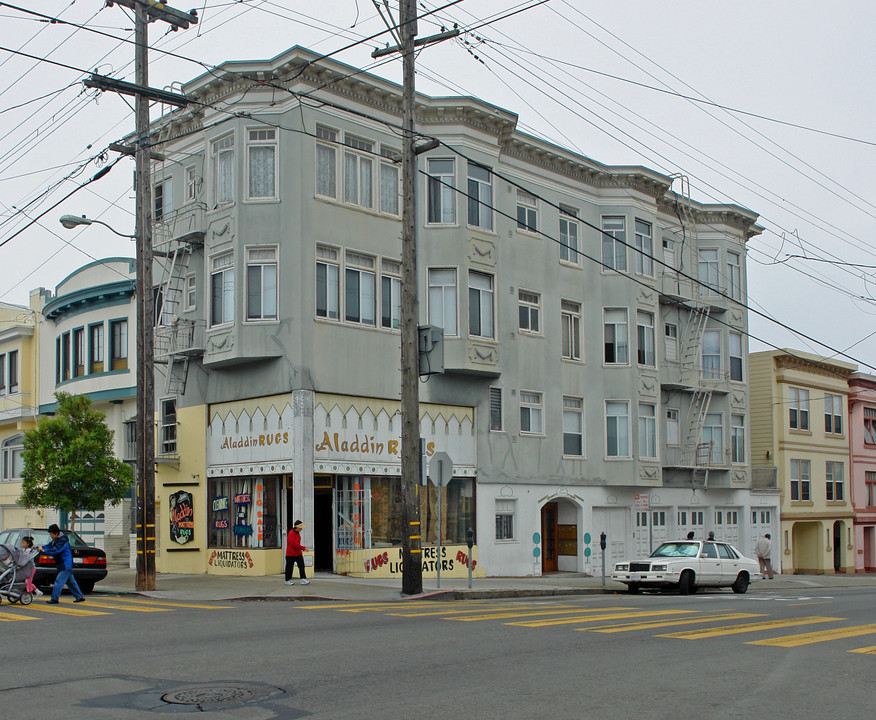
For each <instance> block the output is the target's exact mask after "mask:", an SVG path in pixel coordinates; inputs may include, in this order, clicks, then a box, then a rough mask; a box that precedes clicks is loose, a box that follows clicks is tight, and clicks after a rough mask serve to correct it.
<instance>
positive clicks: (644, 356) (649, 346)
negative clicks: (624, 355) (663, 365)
mask: <svg viewBox="0 0 876 720" xmlns="http://www.w3.org/2000/svg"><path fill="white" fill-rule="evenodd" d="M643 320H644V322H643ZM654 320H655V319H654V313H653V312H649V311H647V310H636V361H637V364H638V365H641V366H642V367H652V368H653V367H657V345H656V340H655V337H654ZM649 321H650V322H649ZM649 353H650V362H649Z"/></svg>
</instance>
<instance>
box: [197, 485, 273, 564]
mask: <svg viewBox="0 0 876 720" xmlns="http://www.w3.org/2000/svg"><path fill="white" fill-rule="evenodd" d="M207 488H208V493H207V531H206V533H207V547H210V548H228V549H231V548H233V549H235V550H240V549H242V548H279V547H282V542H281V534H280V532H279V529H280V507H281V504H280V478H279V477H265V476H258V475H257V476H255V477H249V476H243V477H223V478H211V479H210V480H209V482H208V485H207Z"/></svg>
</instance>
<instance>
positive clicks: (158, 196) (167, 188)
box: [152, 177, 173, 223]
mask: <svg viewBox="0 0 876 720" xmlns="http://www.w3.org/2000/svg"><path fill="white" fill-rule="evenodd" d="M172 212H173V178H172V177H164V178H162V179H161V180H157V181H155V182H154V183H153V184H152V221H153V222H156V223H160V222H164V221H165V220H166V219H167V216H168V215H169V214H170V213H172Z"/></svg>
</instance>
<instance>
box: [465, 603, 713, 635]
mask: <svg viewBox="0 0 876 720" xmlns="http://www.w3.org/2000/svg"><path fill="white" fill-rule="evenodd" d="M604 609H605V608H603V610H604ZM691 612H696V610H636V611H632V612H630V611H624V612H620V613H605V614H602V615H576V616H574V617H566V618H545V619H540V620H524V621H522V622H512V623H505V624H506V625H514V626H516V627H530V628H535V627H548V626H549V625H575V624H581V623H591V622H596V621H598V620H623V619H626V618H634V617H654V616H655V615H656V616H660V615H683V614H686V613H691ZM453 619H454V620H456V619H460V618H453ZM581 629H582V630H583V629H585V628H581Z"/></svg>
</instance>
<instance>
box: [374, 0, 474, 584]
mask: <svg viewBox="0 0 876 720" xmlns="http://www.w3.org/2000/svg"><path fill="white" fill-rule="evenodd" d="M398 8H399V24H398V33H399V45H398V46H396V47H391V48H384V49H381V50H375V51H374V52H373V53H372V57H382V56H384V55H389V54H392V53H395V52H400V53H401V55H402V132H403V134H404V139H403V142H402V273H401V420H402V437H401V482H402V508H403V509H402V523H403V526H404V535H403V543H402V594H404V595H418V594H419V593H421V592H423V556H422V550H421V540H422V537H421V532H420V471H421V456H420V452H421V451H420V397H419V392H420V386H419V381H420V373H419V343H418V332H417V322H418V320H419V304H418V301H417V295H418V291H417V282H418V279H417V152H418V148H417V147H416V141H417V135H416V131H415V129H414V126H415V114H414V108H415V105H414V103H415V92H414V60H415V56H414V49H415V48H416V47H420V46H423V45H427V44H429V43H432V42H438V41H440V40H444V39H446V38H448V37H455V36H456V35H459V31H458V30H453V31H450V32H442V33H440V34H439V35H435V36H432V37H429V38H425V39H423V40H415V38H416V35H417V6H416V2H415V0H399V3H398Z"/></svg>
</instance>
